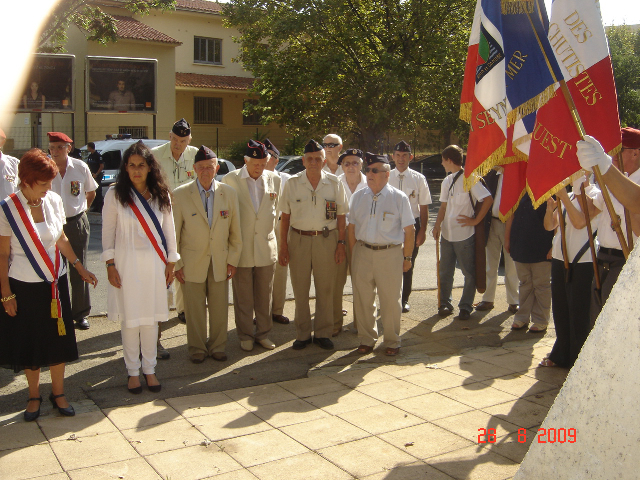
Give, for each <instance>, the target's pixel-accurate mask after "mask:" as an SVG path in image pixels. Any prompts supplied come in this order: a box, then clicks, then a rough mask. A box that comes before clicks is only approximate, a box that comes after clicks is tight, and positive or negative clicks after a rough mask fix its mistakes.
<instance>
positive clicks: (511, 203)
mask: <svg viewBox="0 0 640 480" xmlns="http://www.w3.org/2000/svg"><path fill="white" fill-rule="evenodd" d="M502 168H503V169H504V171H503V175H504V178H503V179H502V194H501V196H500V220H502V221H503V222H506V221H507V220H508V219H509V217H510V216H511V215H513V212H515V211H516V208H518V204H519V203H520V200H521V199H522V197H523V196H524V194H525V192H526V186H527V162H524V161H516V162H514V163H508V164H505V165H503V166H502Z"/></svg>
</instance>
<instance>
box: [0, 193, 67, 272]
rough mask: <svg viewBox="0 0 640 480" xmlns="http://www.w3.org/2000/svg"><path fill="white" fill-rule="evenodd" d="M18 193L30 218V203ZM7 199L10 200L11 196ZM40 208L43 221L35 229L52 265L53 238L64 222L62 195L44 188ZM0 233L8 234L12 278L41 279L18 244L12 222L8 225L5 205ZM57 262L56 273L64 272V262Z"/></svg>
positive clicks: (35, 253)
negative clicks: (44, 194)
mask: <svg viewBox="0 0 640 480" xmlns="http://www.w3.org/2000/svg"><path fill="white" fill-rule="evenodd" d="M17 195H18V198H19V199H20V201H21V202H22V205H23V206H24V209H25V210H26V212H27V217H29V219H30V220H31V221H32V222H33V217H32V216H31V208H29V206H28V205H27V199H26V198H25V197H24V195H23V194H22V192H20V191H18V193H17ZM9 201H10V202H12V201H13V200H9ZM42 211H43V213H44V222H42V223H37V224H34V225H35V230H36V232H37V233H38V237H39V238H40V240H41V241H42V244H43V246H44V248H45V250H46V251H47V253H48V254H49V258H51V260H52V261H53V262H54V265H55V253H56V242H57V241H58V239H59V238H60V235H61V234H62V226H63V225H64V224H65V223H66V220H65V213H64V207H63V205H62V199H61V198H60V197H59V196H58V195H57V194H55V193H54V192H51V191H49V192H47V195H46V196H45V197H44V198H43V200H42ZM0 235H2V236H3V237H11V240H10V248H11V252H10V253H9V264H10V267H9V276H10V277H11V278H15V279H16V280H20V281H21V282H29V283H38V282H42V281H43V280H42V278H40V277H39V276H38V274H37V273H36V272H35V270H34V269H33V267H32V266H31V262H30V261H29V259H28V258H27V256H26V254H25V252H24V249H23V248H22V245H21V244H20V241H19V240H18V238H17V237H16V236H15V234H14V232H13V230H12V228H11V226H10V225H9V221H8V220H7V216H6V214H5V212H4V209H0ZM31 253H33V255H34V256H36V257H37V256H38V255H40V254H39V253H38V252H31ZM60 263H61V266H60V270H59V274H60V275H64V273H65V271H66V267H65V264H66V262H60Z"/></svg>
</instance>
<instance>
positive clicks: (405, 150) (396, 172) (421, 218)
mask: <svg viewBox="0 0 640 480" xmlns="http://www.w3.org/2000/svg"><path fill="white" fill-rule="evenodd" d="M411 160H413V154H412V153H411V145H409V144H408V143H407V142H405V141H404V140H401V141H400V142H398V143H397V144H396V146H395V147H394V148H393V161H394V163H395V164H396V168H394V169H393V170H391V174H390V175H389V184H390V185H391V186H392V187H395V188H397V189H398V190H402V191H403V192H404V193H405V194H406V195H407V196H408V197H409V203H410V204H411V211H412V212H413V216H414V218H415V227H416V239H415V240H416V241H415V245H414V247H413V252H411V268H410V269H409V270H407V271H406V272H404V275H403V278H402V311H403V312H408V311H409V309H410V308H411V307H410V305H409V295H411V289H412V287H413V266H414V265H415V263H416V257H417V256H418V247H420V246H421V245H422V244H423V243H424V242H425V240H426V234H427V225H428V223H429V205H430V204H431V193H430V192H429V186H428V185H427V179H426V178H425V176H424V175H422V174H421V173H420V172H416V171H415V170H413V169H411V168H409V163H411Z"/></svg>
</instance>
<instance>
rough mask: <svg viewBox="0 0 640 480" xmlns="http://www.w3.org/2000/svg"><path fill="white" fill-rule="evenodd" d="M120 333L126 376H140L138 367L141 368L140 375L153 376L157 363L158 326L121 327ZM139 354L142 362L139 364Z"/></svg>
mask: <svg viewBox="0 0 640 480" xmlns="http://www.w3.org/2000/svg"><path fill="white" fill-rule="evenodd" d="M121 331H122V350H123V355H124V364H125V366H126V367H127V373H128V375H129V376H131V377H137V376H138V375H140V366H142V373H145V374H147V375H151V374H154V373H155V371H156V364H157V363H158V360H157V359H156V355H157V354H158V324H157V323H156V324H155V325H142V326H139V327H131V328H125V327H122V330H121ZM140 353H142V362H140Z"/></svg>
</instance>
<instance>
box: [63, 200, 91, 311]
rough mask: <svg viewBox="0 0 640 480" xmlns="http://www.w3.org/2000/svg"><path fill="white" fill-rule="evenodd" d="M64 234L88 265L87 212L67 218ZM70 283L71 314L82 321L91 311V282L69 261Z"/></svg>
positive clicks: (81, 259) (82, 261) (83, 261)
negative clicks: (83, 278)
mask: <svg viewBox="0 0 640 480" xmlns="http://www.w3.org/2000/svg"><path fill="white" fill-rule="evenodd" d="M63 229H64V234H65V235H66V236H67V238H68V239H69V243H70V244H71V247H72V248H73V253H75V254H76V255H77V256H78V258H79V259H80V262H81V263H82V265H84V266H85V267H86V264H87V262H86V258H87V249H88V248H89V219H88V218H87V214H86V212H83V213H82V214H80V215H76V216H75V217H70V218H67V223H66V224H65V225H64V227H63ZM67 270H68V271H69V283H70V284H71V315H72V316H73V320H74V321H76V322H77V321H80V320H82V319H83V318H85V317H86V316H88V315H89V313H90V312H91V298H90V296H89V284H88V283H87V282H85V281H84V280H82V277H81V276H80V274H79V273H78V271H77V270H76V269H75V268H74V267H72V266H71V265H70V264H69V263H67Z"/></svg>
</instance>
